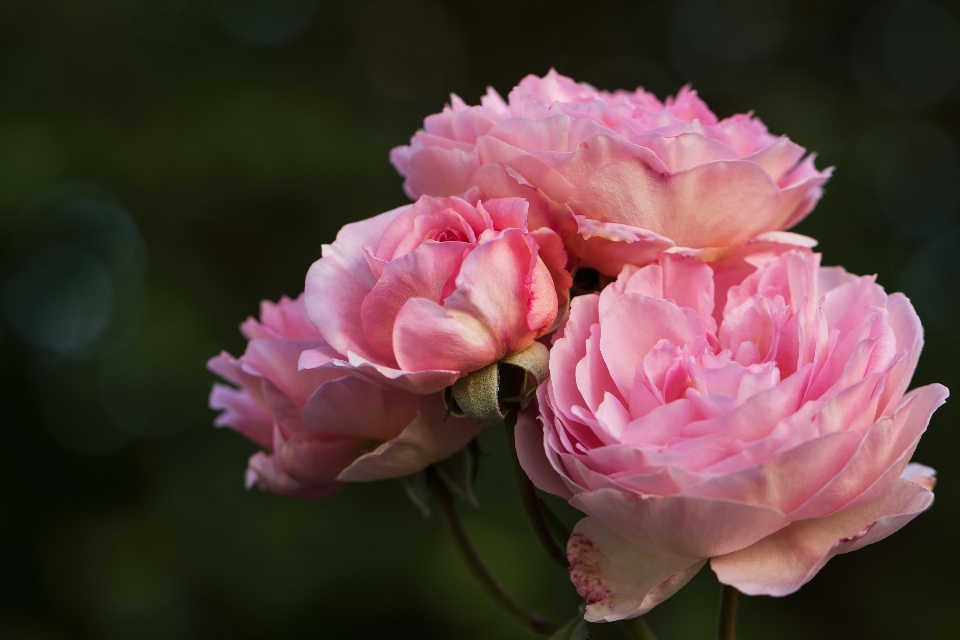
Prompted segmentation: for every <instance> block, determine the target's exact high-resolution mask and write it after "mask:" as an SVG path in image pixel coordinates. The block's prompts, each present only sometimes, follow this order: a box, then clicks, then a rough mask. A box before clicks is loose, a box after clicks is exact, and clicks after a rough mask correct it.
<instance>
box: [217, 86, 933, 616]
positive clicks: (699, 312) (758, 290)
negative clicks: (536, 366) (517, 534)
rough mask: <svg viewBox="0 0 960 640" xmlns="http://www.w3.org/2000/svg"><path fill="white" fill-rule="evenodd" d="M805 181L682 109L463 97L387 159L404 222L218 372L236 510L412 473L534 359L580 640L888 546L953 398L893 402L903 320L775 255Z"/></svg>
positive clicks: (684, 97)
mask: <svg viewBox="0 0 960 640" xmlns="http://www.w3.org/2000/svg"><path fill="white" fill-rule="evenodd" d="M805 153H806V151H805V149H804V148H803V147H800V146H798V145H797V144H795V143H793V142H791V141H790V140H789V139H788V138H786V137H777V136H773V135H771V134H770V133H768V132H767V129H766V127H765V126H764V125H763V124H762V123H761V122H760V121H759V120H758V119H756V118H754V117H752V116H751V115H735V116H733V117H730V118H727V119H724V120H718V118H717V117H716V116H715V115H714V114H713V113H712V112H711V111H710V110H709V109H708V108H707V106H706V105H705V104H704V103H703V102H702V101H701V100H700V99H699V98H698V96H697V95H696V93H695V92H693V91H691V90H689V89H686V88H685V89H682V90H681V91H680V92H679V93H678V94H677V95H676V96H675V97H672V98H668V99H667V100H666V101H665V102H663V103H661V102H660V101H659V100H658V99H657V98H656V97H654V96H653V95H652V94H649V93H647V92H645V91H643V90H642V89H638V90H637V91H635V92H633V93H627V92H623V91H618V92H614V93H608V92H604V91H597V90H595V89H593V88H592V87H590V86H588V85H584V84H578V83H575V82H573V81H572V80H570V79H568V78H565V77H563V76H561V75H559V74H557V73H555V72H552V71H551V72H550V73H549V74H547V75H546V76H545V77H543V78H538V77H534V76H529V77H527V78H525V79H524V80H523V81H522V82H521V83H520V84H519V85H518V86H517V87H516V88H515V89H513V91H511V92H510V94H509V96H508V99H507V100H503V99H502V98H501V97H500V96H499V95H498V94H497V93H496V92H495V91H493V90H492V89H491V90H489V91H488V93H487V94H486V95H485V96H484V97H483V98H482V99H481V104H480V105H479V106H468V105H466V104H465V103H464V102H463V101H462V100H460V99H459V98H458V97H456V96H452V99H451V103H450V105H449V106H447V107H446V108H445V109H444V110H443V112H442V113H439V114H435V115H431V116H430V117H428V118H427V119H426V121H425V123H424V129H423V130H421V131H418V132H417V133H416V134H415V135H414V137H413V139H412V140H411V142H410V145H409V146H404V147H398V148H397V149H394V151H393V153H392V154H391V160H392V162H393V164H394V165H395V166H396V168H397V169H398V171H399V172H400V173H401V174H402V175H403V176H404V177H405V183H404V188H405V190H406V192H407V194H408V195H409V196H410V197H411V198H412V199H415V202H414V203H413V204H409V205H405V206H403V207H400V208H398V209H395V210H393V211H389V212H387V213H383V214H380V215H378V216H376V217H373V218H370V219H368V220H364V221H361V222H358V223H354V224H348V225H346V226H345V227H343V229H342V230H341V231H340V233H339V234H338V235H337V239H336V241H335V242H334V243H333V244H331V245H325V246H324V247H323V253H322V258H321V259H320V260H318V261H317V262H316V263H315V264H314V265H313V266H312V267H311V268H310V270H309V272H308V274H307V277H306V287H305V291H304V294H303V295H302V296H301V297H299V298H297V299H296V300H290V299H286V298H285V299H283V300H281V301H280V302H279V303H277V304H273V303H269V302H264V303H263V306H262V310H261V317H260V320H259V321H257V320H254V319H249V320H247V321H246V323H244V324H243V325H242V327H241V329H242V331H243V333H244V335H245V336H246V337H247V338H248V339H249V344H248V346H247V349H246V352H245V353H244V354H243V356H242V357H240V358H239V359H235V358H233V357H231V356H229V355H227V354H223V355H220V356H218V357H216V358H214V359H212V360H211V361H210V365H209V366H210V368H211V369H212V370H213V371H215V372H216V373H218V374H219V375H221V376H222V377H223V378H225V379H226V380H227V381H229V382H231V383H232V384H233V385H235V386H226V385H216V386H215V388H214V390H213V393H212V396H211V406H212V407H213V408H215V409H220V410H223V413H221V414H220V416H219V418H218V419H217V424H218V425H225V426H229V427H231V428H233V429H236V430H237V431H240V432H241V433H243V434H244V435H246V436H247V437H248V438H250V439H251V440H253V441H254V442H256V443H257V444H259V445H260V446H261V447H263V449H264V450H265V451H264V452H261V453H257V454H256V455H254V456H253V457H252V458H251V459H250V464H249V470H248V475H247V483H248V485H254V484H256V485H259V486H261V487H264V488H267V489H270V490H272V491H275V492H277V493H280V494H283V495H286V496H292V497H301V498H309V497H318V496H323V495H326V494H329V493H331V492H333V491H335V490H337V489H338V488H339V487H340V486H342V484H343V483H345V482H354V481H368V480H379V479H386V478H399V477H403V476H408V475H410V474H413V473H416V472H419V471H421V470H423V469H425V468H426V467H428V466H429V465H432V464H434V463H437V462H438V461H441V460H443V459H445V458H448V457H449V456H451V455H452V454H454V453H456V452H457V451H459V450H461V449H462V448H463V447H465V446H466V445H467V444H468V443H469V442H470V441H471V440H472V439H473V438H474V437H475V436H476V435H477V432H478V431H479V430H480V428H481V427H482V425H483V420H482V417H483V415H482V411H481V412H480V415H477V414H476V412H470V411H456V410H454V411H452V412H451V402H452V401H451V395H450V392H449V390H450V388H451V387H452V386H455V383H458V381H462V380H464V379H468V378H469V377H470V375H471V374H472V373H474V372H477V371H481V370H484V369H485V368H488V367H489V366H490V365H491V364H493V363H497V362H498V361H503V359H504V358H508V357H510V356H513V355H515V354H517V353H521V352H523V351H524V350H527V349H529V348H530V347H531V345H535V344H541V345H543V346H544V347H543V348H542V350H543V351H544V352H546V348H549V363H548V368H549V377H548V378H547V379H546V381H545V382H543V383H542V384H541V385H540V386H539V388H538V389H537V391H536V397H535V398H532V399H526V401H525V402H524V403H523V409H522V411H521V412H520V415H519V418H518V422H517V427H516V429H517V430H516V446H517V454H518V456H519V459H520V462H521V463H522V465H523V469H524V470H525V471H526V473H527V475H528V476H529V477H530V479H531V480H532V481H533V483H534V484H535V485H536V486H537V487H538V488H540V489H541V490H543V491H546V492H549V493H552V494H555V495H558V496H562V497H563V498H565V499H567V500H569V501H570V504H572V505H573V506H574V507H576V508H577V509H579V510H580V511H582V512H583V513H585V514H587V516H588V517H586V518H584V519H583V520H581V521H580V522H579V523H578V524H577V525H576V528H575V530H574V532H573V534H572V535H571V537H570V539H569V543H568V547H567V552H568V555H569V560H570V573H571V576H572V578H573V581H574V583H575V584H576V586H577V588H578V591H579V592H580V594H581V595H582V596H583V597H584V598H585V599H586V601H587V603H588V605H589V606H588V607H587V610H586V618H587V619H588V620H592V621H611V620H618V619H624V618H630V617H635V616H638V615H641V614H643V613H644V612H646V611H647V610H649V609H650V608H651V607H653V606H654V605H656V604H657V603H658V602H660V601H662V600H663V599H664V598H666V597H668V596H669V595H671V594H672V593H674V592H675V591H676V590H677V589H679V588H680V587H681V586H683V584H685V583H686V582H687V581H688V580H689V579H690V578H691V577H692V576H693V575H694V574H695V573H696V572H697V571H698V570H699V569H700V568H701V567H702V566H703V564H704V563H706V562H707V561H708V560H709V561H710V564H711V568H712V569H713V571H714V572H715V573H716V575H717V577H718V578H719V580H720V581H721V582H722V583H724V584H727V585H732V586H734V587H736V588H737V589H739V590H740V591H742V592H745V593H748V594H770V595H784V594H787V593H791V592H793V591H795V590H796V589H798V588H799V587H800V586H801V585H802V584H804V583H805V582H807V581H808V580H810V579H811V578H812V577H813V575H814V574H815V573H816V572H817V571H818V570H819V569H820V568H821V567H822V566H823V565H824V564H825V563H826V562H827V560H829V559H830V558H831V557H832V556H834V555H835V554H838V553H846V552H848V551H852V550H854V549H857V548H859V547H862V546H864V545H866V544H870V543H871V542H874V541H877V540H879V539H882V538H884V537H886V536H888V535H889V534H891V533H892V532H894V531H896V530H897V529H899V528H900V527H902V526H903V525H904V524H906V523H907V522H908V521H909V520H911V519H912V518H913V517H915V516H916V515H917V514H919V513H920V512H922V511H924V510H925V509H927V508H928V507H929V506H930V504H931V503H932V501H933V494H932V493H931V489H932V487H933V484H934V477H933V476H934V472H933V470H932V469H930V468H928V467H924V466H922V465H918V464H908V462H909V460H910V457H911V455H912V453H913V451H914V449H915V447H916V446H917V443H918V440H919V438H920V436H921V434H922V433H923V431H924V430H925V428H926V426H927V424H928V422H929V419H930V417H931V414H932V413H933V411H934V410H935V409H936V408H937V407H938V406H939V405H940V404H942V403H943V401H944V400H945V398H946V396H947V390H946V389H945V388H944V387H942V386H940V385H929V386H926V387H922V388H919V389H915V390H913V391H911V392H909V393H908V392H907V387H908V385H909V383H910V380H911V377H912V375H913V372H914V369H915V367H916V364H917V358H918V356H919V354H920V350H921V346H922V343H923V333H922V327H921V324H920V321H919V319H918V317H917V314H916V313H915V311H914V309H913V307H912V306H911V304H910V302H909V301H908V300H907V298H905V297H904V296H903V295H901V294H890V295H888V294H887V293H885V292H884V290H883V289H882V288H881V287H880V286H879V285H877V284H876V282H875V280H874V278H873V277H861V276H855V275H852V274H849V273H847V272H846V271H844V270H843V269H842V268H839V267H823V266H821V264H820V261H821V258H820V255H819V254H817V253H814V252H812V251H811V247H812V246H814V244H815V242H814V241H812V240H811V239H809V238H806V237H803V236H799V235H796V234H792V233H788V232H785V231H784V230H785V229H787V228H789V227H791V226H793V225H794V224H796V223H797V222H798V221H800V220H801V219H802V218H803V217H804V216H805V215H806V214H807V213H809V212H810V210H811V209H812V208H813V207H814V205H815V204H816V202H817V200H818V199H819V198H820V196H821V194H822V186H823V184H824V183H825V182H826V181H827V179H828V178H829V176H830V170H829V169H828V170H826V171H820V170H818V169H816V167H815V166H814V161H813V156H812V155H807V156H806V157H804V156H805ZM574 282H576V283H577V284H576V285H574ZM591 289H592V290H591ZM454 404H455V403H454ZM496 413H497V411H496V409H495V410H494V414H496ZM465 414H466V415H465ZM471 416H473V417H471ZM478 418H480V419H478Z"/></svg>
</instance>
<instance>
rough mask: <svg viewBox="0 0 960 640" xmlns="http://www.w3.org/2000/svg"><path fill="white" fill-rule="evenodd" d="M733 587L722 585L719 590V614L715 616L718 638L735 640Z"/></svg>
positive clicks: (736, 594)
mask: <svg viewBox="0 0 960 640" xmlns="http://www.w3.org/2000/svg"><path fill="white" fill-rule="evenodd" d="M739 593H740V592H739V591H737V590H736V589H735V588H734V587H731V586H729V585H723V589H722V590H721V591H720V616H719V617H718V618H717V638H718V640H736V637H737V596H738V595H739Z"/></svg>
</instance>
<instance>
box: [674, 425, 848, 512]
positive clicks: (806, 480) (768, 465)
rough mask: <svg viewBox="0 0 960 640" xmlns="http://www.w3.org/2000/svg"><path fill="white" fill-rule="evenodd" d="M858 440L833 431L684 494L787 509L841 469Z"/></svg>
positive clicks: (805, 498) (794, 507)
mask: <svg viewBox="0 0 960 640" xmlns="http://www.w3.org/2000/svg"><path fill="white" fill-rule="evenodd" d="M858 444H860V434H859V433H856V432H853V431H835V432H833V433H830V434H827V435H825V436H821V437H819V438H817V439H815V440H809V441H807V442H804V443H803V444H801V445H799V446H796V447H794V448H793V449H790V450H789V451H783V452H780V453H777V454H775V455H773V456H772V457H770V458H769V459H768V460H766V461H764V462H762V463H761V464H759V465H755V466H751V467H749V468H747V469H743V470H741V471H737V472H734V473H725V474H722V475H720V476H717V477H716V478H714V479H712V480H707V481H706V482H703V483H701V484H698V485H696V486H693V487H689V488H687V489H685V490H684V495H693V496H703V497H709V498H717V499H723V500H735V501H738V502H748V503H750V504H757V505H765V506H769V507H773V508H774V509H777V510H778V511H780V512H782V513H790V512H791V511H792V510H793V509H796V508H797V507H798V506H800V505H801V504H803V503H804V502H805V501H806V500H808V499H809V498H810V497H811V496H812V495H814V494H815V493H816V492H817V491H818V490H819V489H820V488H821V487H823V486H824V485H825V484H827V483H828V482H830V480H831V479H832V478H833V477H834V476H835V475H836V474H837V473H839V472H840V470H841V469H843V467H844V465H845V464H846V463H847V461H848V460H849V459H850V457H851V456H852V455H853V452H854V451H855V450H856V448H857V445H858Z"/></svg>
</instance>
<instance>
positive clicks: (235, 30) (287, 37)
mask: <svg viewBox="0 0 960 640" xmlns="http://www.w3.org/2000/svg"><path fill="white" fill-rule="evenodd" d="M215 5H216V9H217V16H218V17H219V18H220V23H221V24H222V25H223V27H224V28H225V29H226V30H227V31H229V32H230V33H231V34H232V35H233V36H234V37H236V38H237V39H239V40H242V41H243V42H247V43H250V44H258V45H281V44H286V43H287V42H291V41H292V40H294V39H296V37H297V36H299V35H300V34H301V33H303V32H304V31H306V29H307V27H309V26H310V23H311V22H312V21H313V17H314V15H315V14H316V13H317V6H318V1H317V0H216V2H215Z"/></svg>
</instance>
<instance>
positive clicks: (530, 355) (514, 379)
mask: <svg viewBox="0 0 960 640" xmlns="http://www.w3.org/2000/svg"><path fill="white" fill-rule="evenodd" d="M549 363H550V351H549V349H547V347H546V346H545V345H543V344H542V343H540V342H534V343H533V344H531V345H530V346H529V347H527V348H526V349H524V350H523V351H520V352H518V353H514V354H513V355H509V356H507V357H506V358H504V359H502V360H500V361H499V362H495V363H493V364H490V365H487V366H486V367H484V368H482V369H478V370H476V371H472V372H470V373H469V374H467V375H466V376H464V377H463V378H460V379H459V380H457V381H456V382H455V383H453V386H451V387H448V390H445V391H444V399H445V400H446V402H447V412H448V414H451V415H466V416H467V417H470V418H473V419H474V420H477V421H478V422H496V421H498V420H503V418H504V416H506V414H507V411H506V405H511V404H512V405H523V404H524V403H526V402H527V401H529V400H530V398H532V397H533V394H534V392H535V391H536V389H537V387H538V386H539V385H540V383H542V382H543V381H544V380H546V379H547V376H549V375H550V367H549ZM531 378H532V380H531Z"/></svg>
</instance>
